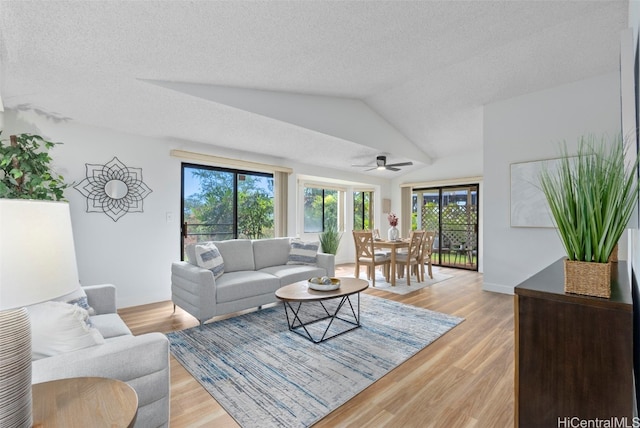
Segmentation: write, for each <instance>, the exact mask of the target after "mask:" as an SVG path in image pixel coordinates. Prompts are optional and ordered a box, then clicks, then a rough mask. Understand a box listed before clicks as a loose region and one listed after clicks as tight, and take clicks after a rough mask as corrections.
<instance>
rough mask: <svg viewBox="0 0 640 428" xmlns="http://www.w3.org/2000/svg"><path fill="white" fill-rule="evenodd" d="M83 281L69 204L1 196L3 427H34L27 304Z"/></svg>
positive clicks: (0, 403)
mask: <svg viewBox="0 0 640 428" xmlns="http://www.w3.org/2000/svg"><path fill="white" fill-rule="evenodd" d="M78 286H79V280H78V268H77V265H76V253H75V247H74V244H73V233H72V229H71V216H70V213H69V204H67V203H66V202H53V201H34V200H27V199H0V427H3V428H5V427H7V428H8V427H31V425H32V416H31V325H30V323H29V315H28V312H27V310H26V309H25V306H28V305H33V304H36V303H40V302H44V301H47V300H50V299H53V298H56V297H60V296H62V295H64V294H68V293H70V292H71V291H73V290H75V289H76V288H77V287H78Z"/></svg>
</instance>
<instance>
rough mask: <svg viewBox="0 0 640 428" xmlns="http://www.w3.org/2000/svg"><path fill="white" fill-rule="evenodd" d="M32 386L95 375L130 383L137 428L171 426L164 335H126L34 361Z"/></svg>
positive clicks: (166, 346) (167, 360)
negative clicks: (134, 397)
mask: <svg viewBox="0 0 640 428" xmlns="http://www.w3.org/2000/svg"><path fill="white" fill-rule="evenodd" d="M32 369H33V370H32V380H31V381H32V383H40V382H47V381H50V380H55V379H66V378H70V377H81V376H93V377H106V378H112V379H118V380H121V381H124V382H126V383H128V384H129V385H130V386H131V387H132V388H133V389H134V390H135V391H136V393H137V394H138V417H137V421H138V422H136V425H135V426H136V427H138V426H145V427H146V426H148V427H158V426H163V425H167V424H168V420H169V407H170V392H169V391H170V376H169V341H168V339H167V337H166V336H165V335H163V334H161V333H148V334H143V335H140V336H123V337H120V338H117V339H113V340H108V341H107V342H106V343H105V344H103V345H97V346H92V347H90V348H84V349H80V350H77V351H73V352H67V353H64V354H60V355H56V356H53V357H48V358H43V359H40V360H36V361H33V363H32Z"/></svg>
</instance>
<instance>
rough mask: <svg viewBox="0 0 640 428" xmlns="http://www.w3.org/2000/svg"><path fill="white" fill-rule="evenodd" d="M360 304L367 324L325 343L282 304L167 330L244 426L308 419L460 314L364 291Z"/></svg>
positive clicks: (176, 350) (310, 310)
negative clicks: (303, 329)
mask: <svg viewBox="0 0 640 428" xmlns="http://www.w3.org/2000/svg"><path fill="white" fill-rule="evenodd" d="M352 301H354V302H355V301H357V299H355V296H352ZM330 302H331V304H335V303H334V302H335V301H330ZM325 304H327V302H325ZM360 304H361V307H360V314H361V324H362V327H361V328H358V329H355V330H353V331H350V332H347V333H345V334H343V335H341V336H337V337H335V338H332V339H330V340H328V341H326V342H322V343H320V344H313V343H312V342H310V341H309V340H307V339H305V338H303V337H301V336H299V335H298V334H295V333H292V332H290V331H289V330H288V326H287V321H286V318H285V313H284V308H283V306H282V305H278V306H275V307H271V308H267V309H264V310H261V311H257V312H252V313H248V314H245V315H240V316H237V317H234V318H229V319H225V320H221V321H217V322H213V323H210V324H205V325H204V327H202V329H200V327H194V328H190V329H187V330H183V331H178V332H174V333H169V334H168V335H167V336H168V337H169V341H170V342H171V352H172V353H173V355H174V356H175V357H176V358H177V359H178V361H180V363H181V364H182V365H183V366H184V367H185V368H186V369H187V370H188V371H189V373H191V374H192V375H193V376H194V377H195V378H196V379H197V380H198V381H199V382H200V383H201V384H202V385H203V386H204V388H205V389H206V390H207V391H209V393H210V394H211V395H212V396H213V397H214V398H215V399H216V401H218V403H220V405H221V406H222V407H224V408H225V410H226V411H227V412H228V413H229V414H230V415H231V416H232V417H233V418H234V419H235V420H236V421H237V422H238V423H239V424H240V425H241V426H242V427H246V428H249V427H260V428H263V427H287V428H289V427H308V426H310V425H312V424H314V423H315V422H317V421H319V420H320V419H322V418H323V417H324V416H326V415H327V414H329V413H330V412H332V411H333V410H335V409H336V408H338V407H340V406H341V405H342V404H344V403H345V402H346V401H348V400H349V399H351V398H352V397H354V396H355V395H356V394H358V393H359V392H360V391H362V390H364V389H365V388H367V387H368V386H369V385H371V384H372V383H373V382H375V381H376V380H378V379H380V378H381V377H382V376H384V375H385V374H386V373H388V372H389V371H391V370H392V369H394V368H395V367H397V366H398V365H399V364H401V363H403V362H404V361H406V360H407V359H408V358H409V357H411V356H412V355H414V354H416V353H417V352H418V351H420V350H421V349H423V348H424V347H426V346H427V345H429V344H430V343H432V342H433V341H434V340H436V339H437V338H438V337H440V336H442V335H443V334H444V333H446V332H447V331H449V330H450V329H452V328H453V327H455V326H456V325H457V324H459V323H460V322H462V321H463V319H462V318H458V317H454V316H451V315H446V314H442V313H439V312H434V311H429V310H426V309H422V308H417V307H415V306H410V305H405V304H402V303H397V302H394V301H391V300H387V299H383V298H379V297H375V296H371V295H367V294H361V299H360ZM303 307H304V306H303ZM343 309H344V308H343ZM320 310H322V308H321V307H320V306H319V305H318V304H317V303H314V304H310V305H308V306H307V307H306V310H305V313H304V315H303V316H304V317H313V316H315V315H317V314H318V313H319V312H318V311H320ZM341 314H345V315H344V316H345V318H346V317H347V316H346V312H343V311H341ZM319 324H321V323H316V324H315V326H316V328H322V326H321V325H319ZM334 324H336V325H335V327H336V328H338V329H339V328H344V326H341V325H340V323H334Z"/></svg>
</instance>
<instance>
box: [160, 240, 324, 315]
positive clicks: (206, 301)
mask: <svg viewBox="0 0 640 428" xmlns="http://www.w3.org/2000/svg"><path fill="white" fill-rule="evenodd" d="M290 242H291V238H271V239H257V240H249V239H233V240H228V241H214V244H215V245H216V247H217V248H218V250H219V251H220V254H221V255H222V259H223V260H224V274H223V275H222V276H220V277H219V278H218V279H215V278H214V275H213V272H211V271H210V270H208V269H204V268H201V267H199V266H197V264H196V262H195V260H196V253H195V245H189V246H187V248H186V252H187V254H186V255H187V260H188V261H181V262H174V263H172V265H171V300H172V301H173V304H174V306H175V305H177V306H179V307H181V308H182V309H184V310H185V311H187V312H188V313H190V314H191V315H193V316H194V317H195V318H197V319H198V321H199V322H200V324H201V325H202V324H203V323H204V322H205V321H207V320H209V319H211V318H212V317H214V316H218V315H224V314H229V313H232V312H237V311H241V310H245V309H250V308H255V307H260V306H262V305H266V304H269V303H274V302H277V301H278V299H277V298H276V296H275V291H276V290H277V289H278V288H280V287H282V286H284V285H288V284H292V283H294V282H297V281H302V280H305V279H309V278H311V277H314V276H325V275H326V276H333V275H335V260H334V256H333V255H332V254H325V253H320V252H318V253H317V254H316V263H315V264H314V265H304V264H287V262H288V261H289V252H290Z"/></svg>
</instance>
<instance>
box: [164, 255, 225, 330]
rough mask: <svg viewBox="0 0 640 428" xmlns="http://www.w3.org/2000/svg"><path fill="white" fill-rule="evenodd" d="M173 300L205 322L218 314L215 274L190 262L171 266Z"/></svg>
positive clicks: (174, 263)
mask: <svg viewBox="0 0 640 428" xmlns="http://www.w3.org/2000/svg"><path fill="white" fill-rule="evenodd" d="M171 300H172V301H173V303H174V305H178V306H180V307H181V308H182V309H184V310H185V311H187V312H188V313H190V314H191V315H193V316H194V317H195V318H197V319H198V321H200V323H201V324H202V323H203V322H205V321H207V320H208V319H210V318H211V317H213V316H214V315H215V313H216V280H215V278H214V277H213V272H211V271H210V270H208V269H203V268H201V267H198V266H194V265H192V264H191V263H188V262H173V263H172V264H171Z"/></svg>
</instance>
